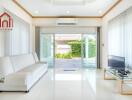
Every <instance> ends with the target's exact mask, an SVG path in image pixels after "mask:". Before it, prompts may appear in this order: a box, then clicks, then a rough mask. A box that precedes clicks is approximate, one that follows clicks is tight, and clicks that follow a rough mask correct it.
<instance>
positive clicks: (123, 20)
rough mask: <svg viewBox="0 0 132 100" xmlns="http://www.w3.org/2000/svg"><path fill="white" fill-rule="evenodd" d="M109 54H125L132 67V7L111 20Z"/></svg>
mask: <svg viewBox="0 0 132 100" xmlns="http://www.w3.org/2000/svg"><path fill="white" fill-rule="evenodd" d="M108 47H109V55H116V56H123V57H125V59H126V65H127V66H130V67H132V8H131V9H129V10H127V11H126V12H124V13H122V14H121V15H120V16H118V17H116V18H114V19H113V20H111V21H110V22H109V32H108Z"/></svg>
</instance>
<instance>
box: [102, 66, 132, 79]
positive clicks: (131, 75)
mask: <svg viewBox="0 0 132 100" xmlns="http://www.w3.org/2000/svg"><path fill="white" fill-rule="evenodd" d="M105 71H107V72H109V73H111V74H112V75H114V76H115V77H116V78H119V79H122V80H132V70H129V73H127V74H126V75H123V74H121V73H120V72H119V71H118V70H116V69H113V68H109V67H108V68H106V69H105Z"/></svg>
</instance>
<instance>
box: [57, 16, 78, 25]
mask: <svg viewBox="0 0 132 100" xmlns="http://www.w3.org/2000/svg"><path fill="white" fill-rule="evenodd" d="M56 24H57V25H62V26H67V25H77V19H76V18H59V19H58V20H57V21H56Z"/></svg>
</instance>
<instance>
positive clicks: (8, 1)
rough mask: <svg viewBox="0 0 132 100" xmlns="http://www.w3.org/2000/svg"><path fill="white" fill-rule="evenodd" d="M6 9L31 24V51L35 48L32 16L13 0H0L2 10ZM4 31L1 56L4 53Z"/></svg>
mask: <svg viewBox="0 0 132 100" xmlns="http://www.w3.org/2000/svg"><path fill="white" fill-rule="evenodd" d="M3 8H4V9H5V10H7V11H9V12H11V13H13V14H14V15H16V16H17V17H19V18H21V19H23V20H24V21H26V22H27V23H29V24H30V32H31V33H30V40H31V41H30V51H32V50H33V48H34V47H33V46H34V44H33V42H32V41H33V32H32V28H33V26H32V18H31V17H30V16H29V15H28V14H27V13H26V12H24V11H23V10H22V9H21V8H20V7H18V6H17V5H16V4H15V3H14V2H13V1H12V0H0V10H1V9H3ZM3 34H4V33H2V32H0V56H3V55H4V47H3V45H4V41H5V40H4V37H3Z"/></svg>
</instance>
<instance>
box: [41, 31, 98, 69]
mask: <svg viewBox="0 0 132 100" xmlns="http://www.w3.org/2000/svg"><path fill="white" fill-rule="evenodd" d="M42 34H45V35H46V34H47V35H52V36H53V67H52V68H55V59H56V58H55V35H56V34H59V33H42ZM60 34H61V33H60ZM64 34H65V33H64ZM67 34H68V33H67ZM69 34H70V33H69ZM74 34H75V33H74ZM76 34H81V66H80V67H79V69H81V68H84V67H83V58H84V47H83V35H87V34H89V33H76ZM91 34H92V33H91ZM95 34H96V68H98V63H99V60H100V59H99V57H98V55H100V54H98V53H99V52H98V49H100V48H98V47H99V46H98V45H99V43H98V35H97V34H98V32H96V33H95Z"/></svg>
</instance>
